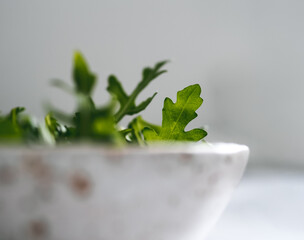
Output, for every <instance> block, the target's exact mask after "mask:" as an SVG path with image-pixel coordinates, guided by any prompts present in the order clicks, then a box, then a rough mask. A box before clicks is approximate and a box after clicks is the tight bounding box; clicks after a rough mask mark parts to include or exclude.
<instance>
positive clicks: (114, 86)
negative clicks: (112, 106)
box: [107, 61, 167, 122]
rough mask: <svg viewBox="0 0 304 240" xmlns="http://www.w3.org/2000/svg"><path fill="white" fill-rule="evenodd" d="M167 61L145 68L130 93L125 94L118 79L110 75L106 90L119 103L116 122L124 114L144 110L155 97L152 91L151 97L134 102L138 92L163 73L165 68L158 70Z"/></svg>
mask: <svg viewBox="0 0 304 240" xmlns="http://www.w3.org/2000/svg"><path fill="white" fill-rule="evenodd" d="M166 63H167V61H162V62H159V63H157V64H156V65H155V66H154V68H149V67H147V68H145V69H144V70H143V73H142V80H141V81H140V83H139V84H138V85H137V86H136V88H135V89H134V91H133V92H132V93H131V95H127V94H126V92H125V91H124V89H123V87H122V85H121V83H120V82H119V81H118V79H117V78H116V77H115V76H114V75H111V76H110V77H109V79H108V88H107V90H108V91H109V92H110V93H111V94H112V95H113V96H115V97H116V98H117V100H118V101H119V103H120V108H119V110H118V112H117V113H116V114H115V119H116V122H119V121H120V120H121V119H122V118H123V117H124V116H125V115H133V114H136V113H139V112H140V111H142V110H144V109H145V108H146V107H147V106H148V105H149V104H150V102H151V101H152V99H153V98H154V97H155V95H156V93H154V94H153V95H152V96H151V97H149V98H148V99H146V100H145V101H143V102H141V103H140V104H139V105H136V104H135V100H136V98H137V96H138V95H139V93H140V92H141V91H142V90H143V89H144V88H145V87H146V86H147V85H148V84H149V83H150V82H151V81H152V80H154V79H155V78H156V77H158V76H159V75H161V74H163V73H165V72H166V71H165V70H160V69H161V68H162V67H163V66H164V65H165V64H166Z"/></svg>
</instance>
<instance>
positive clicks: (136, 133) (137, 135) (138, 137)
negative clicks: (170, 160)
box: [128, 116, 161, 146]
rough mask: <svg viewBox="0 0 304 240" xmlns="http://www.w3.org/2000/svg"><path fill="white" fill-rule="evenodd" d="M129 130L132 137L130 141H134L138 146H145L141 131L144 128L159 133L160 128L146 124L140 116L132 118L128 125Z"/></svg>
mask: <svg viewBox="0 0 304 240" xmlns="http://www.w3.org/2000/svg"><path fill="white" fill-rule="evenodd" d="M128 127H129V129H130V130H131V134H132V135H133V136H132V137H131V139H133V140H134V141H136V143H138V144H139V145H141V146H143V145H145V141H144V137H143V134H142V131H143V130H144V129H145V128H149V129H153V130H154V131H155V132H157V133H159V132H160V130H161V127H160V126H158V125H155V124H151V123H148V122H147V121H145V120H143V118H142V117H141V116H138V117H136V118H134V119H133V120H132V121H131V122H130V123H129V125H128Z"/></svg>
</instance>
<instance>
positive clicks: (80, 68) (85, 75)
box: [73, 51, 96, 95]
mask: <svg viewBox="0 0 304 240" xmlns="http://www.w3.org/2000/svg"><path fill="white" fill-rule="evenodd" d="M73 80H74V83H75V85H76V90H77V91H78V92H80V93H83V94H85V95H90V94H91V92H92V90H93V88H94V85H95V83H96V76H95V74H94V73H92V72H91V71H90V70H89V67H88V65H87V62H86V60H85V58H84V57H83V56H82V54H81V53H80V52H78V51H76V52H75V54H74V69H73Z"/></svg>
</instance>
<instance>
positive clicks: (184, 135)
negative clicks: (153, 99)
mask: <svg viewBox="0 0 304 240" xmlns="http://www.w3.org/2000/svg"><path fill="white" fill-rule="evenodd" d="M200 94H201V88H200V86H199V85H198V84H195V85H191V86H188V87H186V88H184V89H183V90H181V91H179V92H178V93H177V100H176V103H173V102H172V100H171V99H170V98H166V99H165V101H164V108H163V111H162V113H163V114H162V115H163V120H162V126H161V128H160V131H159V132H157V130H154V129H151V128H145V129H144V130H143V135H144V137H145V139H146V141H199V140H201V139H203V138H204V137H205V136H206V135H207V132H206V131H205V130H203V129H193V130H191V131H188V132H185V130H184V129H185V127H186V126H187V125H188V123H189V122H191V121H192V120H193V119H194V118H196V117H197V113H196V112H195V111H196V110H197V109H198V108H199V107H200V106H201V104H202V103H203V99H202V98H201V97H200Z"/></svg>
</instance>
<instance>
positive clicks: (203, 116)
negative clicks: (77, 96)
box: [0, 0, 304, 165]
mask: <svg viewBox="0 0 304 240" xmlns="http://www.w3.org/2000/svg"><path fill="white" fill-rule="evenodd" d="M303 12H304V1H300V0H299V1H296V0H285V1H284V0H256V1H250V0H229V1H226V0H205V1H203V0H185V1H181V0H171V1H170V0H154V1H146V0H87V1H76V0H70V1H67V0H65V1H64V0H52V1H41V0H26V1H24V0H19V1H17V0H1V1H0V109H1V110H2V111H3V112H6V111H8V110H9V109H10V108H11V107H14V106H16V105H22V106H26V107H27V109H28V112H30V113H33V114H36V115H37V116H42V115H43V114H44V112H43V108H42V102H43V101H46V100H49V101H50V102H52V103H53V104H54V105H56V106H60V107H61V108H71V107H72V106H73V101H72V99H70V97H69V96H68V95H66V94H64V93H62V92H61V91H60V90H57V89H53V88H51V87H50V86H49V79H51V78H55V77H56V78H62V79H65V80H66V81H70V70H71V58H72V53H73V50H75V49H80V50H81V51H82V52H83V53H84V54H85V56H86V57H87V59H88V61H89V63H90V66H91V68H92V69H93V70H94V71H95V72H96V73H97V74H98V75H99V85H98V88H97V89H96V91H95V99H96V101H97V102H100V103H103V102H105V101H107V99H108V98H107V95H106V93H105V91H104V89H105V88H106V78H107V76H108V75H109V74H111V73H115V74H116V75H117V76H118V77H119V79H120V80H121V81H122V82H123V84H124V86H125V88H126V89H127V90H128V91H131V90H132V88H133V87H134V86H135V85H136V84H137V82H138V81H139V78H140V74H141V69H142V67H143V66H146V65H152V64H154V63H155V62H156V61H159V60H163V59H170V60H171V63H170V64H169V65H168V67H167V68H168V70H169V73H168V74H166V75H164V76H163V77H161V78H159V79H158V80H156V81H155V82H153V83H152V84H151V86H149V87H148V88H147V90H146V91H145V92H144V93H143V95H142V96H141V98H142V99H143V98H145V97H147V96H148V95H151V94H152V93H153V92H154V91H158V92H159V94H158V96H157V98H156V99H155V100H154V102H153V103H152V104H151V106H150V107H149V108H148V109H147V111H146V113H145V114H144V116H145V117H146V118H147V119H149V120H150V121H154V122H157V123H160V121H161V105H162V101H163V99H164V98H165V97H166V96H169V97H171V98H175V95H176V91H178V90H180V89H182V88H184V87H185V86H187V85H190V84H193V83H199V84H200V85H201V86H202V89H203V93H202V97H203V98H204V100H205V102H204V104H203V107H202V108H201V109H200V110H199V111H198V113H199V117H198V119H196V120H195V122H194V123H193V124H192V125H191V126H201V125H208V126H209V136H208V138H207V139H208V140H209V141H233V142H238V143H244V144H248V145H249V146H250V148H251V153H252V155H251V161H253V162H254V161H255V162H257V163H269V162H270V163H271V162H272V163H275V164H297V165H300V164H302V165H304V147H303V144H304V141H303V137H302V136H303V134H304V108H303V103H304V94H303V90H304V67H303V66H304V47H303V46H304V45H303V44H304V25H303V22H304V14H303Z"/></svg>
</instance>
